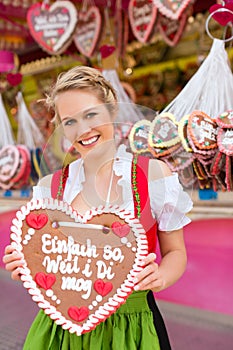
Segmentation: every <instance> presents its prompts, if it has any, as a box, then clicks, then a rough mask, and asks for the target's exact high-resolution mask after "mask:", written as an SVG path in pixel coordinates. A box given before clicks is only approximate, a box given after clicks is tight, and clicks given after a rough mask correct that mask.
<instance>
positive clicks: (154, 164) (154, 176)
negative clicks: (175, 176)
mask: <svg viewBox="0 0 233 350" xmlns="http://www.w3.org/2000/svg"><path fill="white" fill-rule="evenodd" d="M171 175H172V172H171V170H170V168H169V167H168V165H167V164H166V163H165V162H163V161H162V160H159V159H150V161H149V176H148V177H149V181H154V180H159V179H163V178H165V177H168V176H171Z"/></svg>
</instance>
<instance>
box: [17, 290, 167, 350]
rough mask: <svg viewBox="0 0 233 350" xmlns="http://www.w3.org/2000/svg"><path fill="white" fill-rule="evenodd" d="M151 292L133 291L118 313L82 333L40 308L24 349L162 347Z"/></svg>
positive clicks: (129, 349)
mask: <svg viewBox="0 0 233 350" xmlns="http://www.w3.org/2000/svg"><path fill="white" fill-rule="evenodd" d="M147 293H148V291H139V292H133V293H132V294H131V295H130V296H129V297H128V298H127V300H126V302H125V303H124V304H122V305H121V306H120V307H119V309H117V311H116V312H115V313H114V314H112V315H111V316H110V317H108V318H107V319H106V320H105V321H104V322H101V323H100V324H99V325H98V326H97V327H96V328H95V329H94V330H92V331H91V332H88V333H85V334H82V335H81V336H77V335H76V334H72V333H70V332H69V331H68V330H64V329H63V328H62V327H61V326H59V325H56V323H55V322H54V321H53V320H51V319H50V317H49V316H47V315H46V314H45V313H44V311H43V310H40V311H39V312H38V314H37V316H36V318H35V320H34V322H33V324H32V326H31V328H30V330H29V333H28V335H27V338H26V341H25V344H24V347H23V350H35V349H36V350H160V345H159V339H158V336H157V333H156V329H155V326H154V320H153V313H152V311H151V310H150V307H149V305H148V302H147Z"/></svg>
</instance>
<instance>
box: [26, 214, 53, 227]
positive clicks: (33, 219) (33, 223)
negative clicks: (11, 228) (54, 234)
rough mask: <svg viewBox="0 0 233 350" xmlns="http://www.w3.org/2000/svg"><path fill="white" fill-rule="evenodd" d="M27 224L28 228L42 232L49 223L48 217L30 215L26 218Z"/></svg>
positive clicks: (44, 215)
mask: <svg viewBox="0 0 233 350" xmlns="http://www.w3.org/2000/svg"><path fill="white" fill-rule="evenodd" d="M26 222H27V224H28V226H30V227H32V228H34V229H35V230H40V229H41V228H42V227H44V226H45V225H46V224H47V222H48V216H47V215H46V214H39V215H37V214H34V213H30V214H28V215H27V217H26Z"/></svg>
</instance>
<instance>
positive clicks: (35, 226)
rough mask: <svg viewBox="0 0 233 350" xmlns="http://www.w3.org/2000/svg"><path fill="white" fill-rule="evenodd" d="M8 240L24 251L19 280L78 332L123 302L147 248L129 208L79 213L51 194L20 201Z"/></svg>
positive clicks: (61, 321) (52, 314)
mask: <svg viewBox="0 0 233 350" xmlns="http://www.w3.org/2000/svg"><path fill="white" fill-rule="evenodd" d="M11 240H12V244H13V245H14V246H15V248H16V249H17V250H19V251H21V252H22V253H23V255H24V259H25V261H26V266H24V267H23V268H22V270H21V280H22V281H23V285H24V287H25V288H26V289H27V290H28V292H29V294H30V295H31V297H32V300H33V301H35V302H36V303H37V304H38V306H39V307H40V308H41V309H43V310H44V312H45V313H46V314H47V315H49V316H50V318H51V319H52V320H54V322H55V323H56V324H58V325H61V326H62V327H63V328H64V329H68V330H69V331H70V332H71V333H76V334H77V335H81V334H83V333H85V332H88V331H91V330H92V329H94V328H95V327H96V326H97V325H98V324H99V323H100V322H103V321H105V319H106V318H108V317H109V316H110V315H111V314H112V313H114V312H115V311H116V310H117V308H119V307H120V305H121V304H122V303H124V302H125V300H126V298H127V297H128V296H129V295H130V294H131V292H132V291H133V287H134V278H135V276H136V274H137V273H138V272H139V271H141V270H142V267H141V266H140V262H141V260H142V259H143V257H145V256H146V255H147V254H148V242H147V237H146V234H145V231H144V229H143V227H142V226H141V224H140V222H139V220H138V219H135V218H134V216H133V215H132V214H131V213H129V212H127V211H125V210H122V209H121V208H120V207H118V206H108V207H103V206H101V207H99V208H96V209H95V208H93V209H92V210H90V211H88V212H86V213H85V215H84V216H81V215H79V214H78V213H77V212H76V211H75V210H73V209H72V207H71V206H69V205H68V204H67V203H64V202H61V201H58V200H54V199H50V198H49V199H48V198H47V199H44V200H31V201H30V202H28V203H27V204H26V206H23V207H21V209H20V210H19V211H18V212H17V213H16V217H15V218H14V219H13V221H12V227H11Z"/></svg>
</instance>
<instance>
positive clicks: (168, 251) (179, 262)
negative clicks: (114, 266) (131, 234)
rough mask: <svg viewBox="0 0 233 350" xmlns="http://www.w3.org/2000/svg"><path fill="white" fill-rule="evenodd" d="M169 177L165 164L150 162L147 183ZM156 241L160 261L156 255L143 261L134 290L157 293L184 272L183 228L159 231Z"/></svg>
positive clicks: (169, 173)
mask: <svg viewBox="0 0 233 350" xmlns="http://www.w3.org/2000/svg"><path fill="white" fill-rule="evenodd" d="M171 175H172V173H171V171H170V169H169V168H168V166H167V164H166V163H164V162H162V161H159V160H156V159H153V160H150V163H149V176H148V177H149V181H156V180H159V179H162V178H165V177H166V176H171ZM162 190H164V189H162ZM165 197H166V196H165ZM176 200H177V198H176ZM158 240H159V246H160V252H161V257H162V259H161V261H158V259H157V257H156V254H154V253H150V254H148V256H147V257H146V258H145V259H144V261H143V263H144V265H143V266H144V269H143V270H142V271H141V272H140V273H139V274H138V275H137V278H136V280H135V283H137V285H136V286H135V290H146V289H151V290H152V291H154V292H159V291H161V290H163V289H165V288H167V287H169V286H171V285H172V284H174V283H175V282H176V281H177V280H178V279H179V278H180V277H181V276H182V275H183V273H184V271H185V268H186V264H187V255H186V248H185V242H184V237H183V228H181V229H177V230H173V231H170V232H166V231H161V230H160V231H158Z"/></svg>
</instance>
